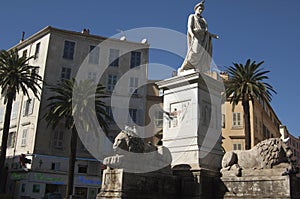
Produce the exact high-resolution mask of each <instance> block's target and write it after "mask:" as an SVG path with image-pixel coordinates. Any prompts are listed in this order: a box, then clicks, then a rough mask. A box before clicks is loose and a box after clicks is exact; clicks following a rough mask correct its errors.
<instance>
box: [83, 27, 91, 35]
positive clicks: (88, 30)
mask: <svg viewBox="0 0 300 199" xmlns="http://www.w3.org/2000/svg"><path fill="white" fill-rule="evenodd" d="M81 33H82V34H84V35H89V34H90V29H86V28H84V29H83V30H82V31H81Z"/></svg>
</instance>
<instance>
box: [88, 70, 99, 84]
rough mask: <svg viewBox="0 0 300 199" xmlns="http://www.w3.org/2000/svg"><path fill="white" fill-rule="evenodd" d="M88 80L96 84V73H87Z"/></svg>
mask: <svg viewBox="0 0 300 199" xmlns="http://www.w3.org/2000/svg"><path fill="white" fill-rule="evenodd" d="M88 79H89V80H91V81H92V82H96V79H97V73H95V72H89V73H88Z"/></svg>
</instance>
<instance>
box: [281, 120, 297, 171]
mask: <svg viewBox="0 0 300 199" xmlns="http://www.w3.org/2000/svg"><path fill="white" fill-rule="evenodd" d="M280 133H281V139H282V140H287V144H288V146H289V147H290V148H291V150H292V151H293V156H294V157H293V160H295V164H296V165H297V166H298V167H299V168H300V137H295V136H293V135H292V134H291V133H290V132H289V131H288V129H287V127H286V126H284V125H280ZM298 176H300V174H298Z"/></svg>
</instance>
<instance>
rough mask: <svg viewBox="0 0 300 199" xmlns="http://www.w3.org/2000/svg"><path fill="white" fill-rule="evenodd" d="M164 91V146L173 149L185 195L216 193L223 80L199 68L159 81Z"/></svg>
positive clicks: (194, 195) (188, 196)
mask: <svg viewBox="0 0 300 199" xmlns="http://www.w3.org/2000/svg"><path fill="white" fill-rule="evenodd" d="M156 84H157V85H158V87H159V89H160V92H161V93H163V102H164V112H165V114H164V123H163V124H164V125H163V146H165V147H167V148H168V149H169V150H170V153H171V156H172V163H171V166H172V168H173V171H174V175H176V176H178V177H180V178H181V184H182V186H181V187H182V189H181V192H182V195H183V198H210V197H213V196H212V194H213V187H214V186H213V185H214V182H215V179H216V178H217V177H218V176H219V170H220V168H221V159H222V155H223V152H222V148H221V92H222V91H223V89H224V87H223V84H222V82H220V81H218V80H216V79H213V78H211V77H209V76H207V75H205V74H201V73H199V72H192V73H187V74H182V75H179V76H176V77H173V78H170V79H166V80H163V81H160V82H157V83H156Z"/></svg>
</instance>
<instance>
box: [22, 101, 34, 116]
mask: <svg viewBox="0 0 300 199" xmlns="http://www.w3.org/2000/svg"><path fill="white" fill-rule="evenodd" d="M33 108H34V98H32V99H27V100H26V101H25V102H24V106H23V116H28V115H31V114H32V113H33Z"/></svg>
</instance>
